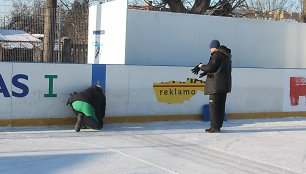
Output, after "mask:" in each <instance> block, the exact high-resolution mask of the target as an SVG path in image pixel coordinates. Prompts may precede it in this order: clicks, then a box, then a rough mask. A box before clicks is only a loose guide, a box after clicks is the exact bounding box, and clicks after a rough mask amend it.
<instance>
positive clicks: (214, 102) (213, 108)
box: [209, 93, 227, 129]
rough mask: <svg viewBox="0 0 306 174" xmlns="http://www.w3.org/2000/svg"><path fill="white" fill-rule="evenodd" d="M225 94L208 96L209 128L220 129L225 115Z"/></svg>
mask: <svg viewBox="0 0 306 174" xmlns="http://www.w3.org/2000/svg"><path fill="white" fill-rule="evenodd" d="M226 94H227V93H216V94H211V95H209V115H210V128H212V129H220V128H221V127H222V124H223V119H224V114H225V102H226Z"/></svg>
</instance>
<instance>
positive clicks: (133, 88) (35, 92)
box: [0, 63, 306, 125]
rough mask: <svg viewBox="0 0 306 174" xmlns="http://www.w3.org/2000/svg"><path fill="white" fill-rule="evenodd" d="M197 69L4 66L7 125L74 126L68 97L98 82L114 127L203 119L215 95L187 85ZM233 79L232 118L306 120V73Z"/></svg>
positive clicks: (259, 72)
mask: <svg viewBox="0 0 306 174" xmlns="http://www.w3.org/2000/svg"><path fill="white" fill-rule="evenodd" d="M190 69H191V67H175V66H128V65H101V64H100V65H98V64H94V65H89V64H88V65H83V64H39V63H0V70H1V71H0V75H1V77H0V87H1V88H0V106H1V107H0V120H1V122H0V123H1V125H12V124H13V122H14V121H16V120H19V121H20V120H23V121H24V122H26V123H30V122H36V123H37V124H40V123H41V124H43V123H42V122H44V121H45V122H47V121H52V119H53V121H54V124H59V123H60V122H66V123H72V122H73V121H72V120H73V119H74V116H73V113H72V111H71V109H70V108H69V107H68V106H66V102H67V99H68V98H69V94H70V93H72V92H74V91H76V92H78V91H81V90H84V89H86V88H87V87H89V86H90V85H94V84H96V83H97V81H99V83H100V84H101V85H102V87H103V88H104V90H105V94H106V98H107V107H106V121H107V122H109V123H111V122H133V121H136V122H141V121H142V120H141V119H143V120H147V121H150V119H151V120H165V121H166V120H171V119H172V120H176V119H179V120H188V119H201V117H202V107H203V105H204V104H208V96H205V95H204V94H203V88H204V87H203V85H204V84H202V83H201V81H200V79H198V82H197V83H195V82H192V83H190V80H189V81H188V79H196V78H197V76H195V75H193V74H192V73H191V71H190ZM232 77H233V88H232V92H231V93H230V94H228V99H227V103H226V113H227V114H228V116H229V118H233V119H235V118H248V117H250V116H254V115H257V116H258V115H260V116H262V117H271V116H273V115H274V116H303V115H304V111H305V110H306V106H305V97H303V96H305V95H306V89H305V86H306V80H305V78H304V77H306V71H305V70H302V69H258V68H234V69H233V72H232ZM202 80H205V79H202ZM284 113H285V115H284ZM29 119H33V120H29ZM54 119H60V120H54ZM133 119H134V120H133ZM137 119H138V121H137ZM27 120H28V121H27ZM42 120H44V121H42ZM16 124H17V123H16ZM20 124H21V123H20ZM21 125H22V124H21Z"/></svg>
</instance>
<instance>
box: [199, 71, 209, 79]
mask: <svg viewBox="0 0 306 174" xmlns="http://www.w3.org/2000/svg"><path fill="white" fill-rule="evenodd" d="M206 75H207V72H205V71H204V72H202V73H201V74H200V76H199V77H200V78H202V77H204V76H206Z"/></svg>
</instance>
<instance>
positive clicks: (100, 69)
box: [91, 64, 106, 92]
mask: <svg viewBox="0 0 306 174" xmlns="http://www.w3.org/2000/svg"><path fill="white" fill-rule="evenodd" d="M91 77H92V78H91V84H92V85H96V84H97V83H98V82H99V84H100V86H101V87H102V89H103V90H104V92H105V83H106V82H105V79H106V65H105V64H93V65H92V75H91Z"/></svg>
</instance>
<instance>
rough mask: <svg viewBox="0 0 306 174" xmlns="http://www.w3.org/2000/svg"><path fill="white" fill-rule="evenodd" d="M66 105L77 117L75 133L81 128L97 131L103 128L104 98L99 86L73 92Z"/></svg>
mask: <svg viewBox="0 0 306 174" xmlns="http://www.w3.org/2000/svg"><path fill="white" fill-rule="evenodd" d="M67 105H70V106H71V108H72V110H73V112H74V114H75V115H76V117H77V122H76V124H75V131H76V132H79V131H80V130H81V128H91V129H96V130H99V129H101V128H102V127H103V118H104V116H105V106H106V98H105V95H104V92H103V89H102V88H101V87H100V86H99V85H96V86H91V87H89V88H88V89H86V90H84V91H82V92H80V93H76V92H74V93H73V94H71V96H70V98H69V99H68V102H67Z"/></svg>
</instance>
